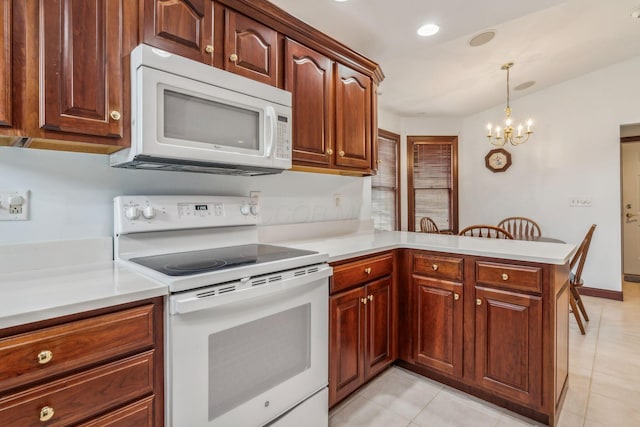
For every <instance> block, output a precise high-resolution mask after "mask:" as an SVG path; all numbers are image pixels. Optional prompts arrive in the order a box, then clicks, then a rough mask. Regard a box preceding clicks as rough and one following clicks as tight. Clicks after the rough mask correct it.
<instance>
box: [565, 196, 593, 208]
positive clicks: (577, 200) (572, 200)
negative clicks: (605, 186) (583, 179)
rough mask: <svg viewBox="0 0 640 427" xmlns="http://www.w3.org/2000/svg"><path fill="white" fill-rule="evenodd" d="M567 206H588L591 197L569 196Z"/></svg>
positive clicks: (589, 205)
mask: <svg viewBox="0 0 640 427" xmlns="http://www.w3.org/2000/svg"><path fill="white" fill-rule="evenodd" d="M569 206H570V207H572V208H590V207H591V197H583V196H580V197H578V196H574V197H569Z"/></svg>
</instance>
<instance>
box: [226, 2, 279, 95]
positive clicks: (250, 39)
mask: <svg viewBox="0 0 640 427" xmlns="http://www.w3.org/2000/svg"><path fill="white" fill-rule="evenodd" d="M225 17H226V19H225V47H224V51H225V58H224V69H225V70H227V71H231V72H232V73H235V74H239V75H241V76H245V77H249V78H250V79H253V80H257V81H260V82H263V83H266V84H270V85H272V86H277V85H278V33H277V32H276V31H275V30H273V29H271V28H269V27H267V26H265V25H263V24H261V23H259V22H257V21H254V20H253V19H251V18H248V17H246V16H244V15H242V14H239V13H237V12H235V11H233V10H231V9H226V10H225Z"/></svg>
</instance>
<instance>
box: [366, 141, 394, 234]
mask: <svg viewBox="0 0 640 427" xmlns="http://www.w3.org/2000/svg"><path fill="white" fill-rule="evenodd" d="M397 147H398V141H395V140H393V139H390V138H385V137H383V136H380V137H379V138H378V160H380V163H379V164H378V174H377V175H374V176H373V177H372V178H371V215H372V218H373V225H374V227H375V228H377V229H379V230H388V231H392V230H396V229H397V223H398V218H397V217H396V216H397V215H396V212H397V203H398V158H397V157H398V156H397V150H398V148H397Z"/></svg>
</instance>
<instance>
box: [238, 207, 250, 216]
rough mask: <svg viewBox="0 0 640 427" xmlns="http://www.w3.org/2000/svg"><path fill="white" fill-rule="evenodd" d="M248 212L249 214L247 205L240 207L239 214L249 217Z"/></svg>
mask: <svg viewBox="0 0 640 427" xmlns="http://www.w3.org/2000/svg"><path fill="white" fill-rule="evenodd" d="M249 212H251V210H250V209H249V206H248V205H242V206H240V213H241V214H242V215H244V216H247V215H249Z"/></svg>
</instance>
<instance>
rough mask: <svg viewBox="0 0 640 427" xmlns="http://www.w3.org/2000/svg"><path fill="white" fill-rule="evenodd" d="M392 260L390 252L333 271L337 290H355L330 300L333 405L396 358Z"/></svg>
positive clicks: (334, 286)
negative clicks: (348, 287)
mask: <svg viewBox="0 0 640 427" xmlns="http://www.w3.org/2000/svg"><path fill="white" fill-rule="evenodd" d="M392 260H393V255H392V254H390V253H389V254H384V255H382V256H378V257H372V258H369V259H364V260H359V261H355V262H351V263H347V264H342V265H339V266H335V267H334V278H333V279H332V281H333V283H332V289H335V288H341V287H343V286H347V283H350V284H351V287H353V289H350V290H346V291H342V292H338V293H335V294H334V295H332V296H331V297H330V302H329V310H330V316H329V331H330V332H329V406H330V407H331V406H333V405H335V404H336V403H338V402H339V401H341V400H342V399H344V398H345V397H347V396H348V395H349V394H351V393H352V392H354V391H355V390H357V389H358V388H359V387H360V386H361V385H362V384H364V383H365V382H366V381H368V380H369V379H371V378H373V377H374V376H375V375H376V374H378V373H379V372H381V371H382V370H384V369H385V368H386V367H387V366H389V365H390V364H391V363H392V362H393V361H394V360H395V358H396V356H395V354H396V351H395V309H394V305H393V304H394V297H393V294H394V288H393V263H392ZM380 275H381V276H382V277H378V278H374V279H373V280H368V281H367V280H366V277H368V276H374V277H376V276H380ZM363 277H365V279H363ZM346 278H351V281H349V282H345V279H346ZM358 278H360V279H358ZM336 282H338V283H336Z"/></svg>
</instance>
